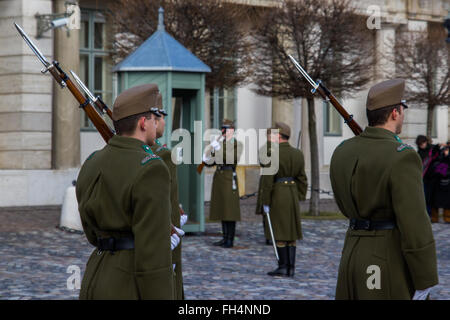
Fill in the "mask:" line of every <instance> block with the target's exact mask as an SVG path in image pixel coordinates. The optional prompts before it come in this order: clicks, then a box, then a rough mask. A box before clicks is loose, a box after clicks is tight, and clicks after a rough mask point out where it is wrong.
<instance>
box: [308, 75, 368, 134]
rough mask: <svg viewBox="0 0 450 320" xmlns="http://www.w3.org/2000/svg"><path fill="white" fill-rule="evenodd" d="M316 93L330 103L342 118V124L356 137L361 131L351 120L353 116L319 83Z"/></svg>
mask: <svg viewBox="0 0 450 320" xmlns="http://www.w3.org/2000/svg"><path fill="white" fill-rule="evenodd" d="M317 91H318V92H319V94H320V95H321V96H322V98H323V99H324V100H326V101H330V102H331V104H332V105H333V107H334V108H335V109H336V110H337V112H339V114H340V115H341V116H342V117H343V118H344V122H345V123H346V124H347V125H348V126H349V127H350V129H351V130H352V131H353V133H354V134H355V136H358V135H360V134H361V132H362V131H363V130H362V129H361V127H360V126H359V124H358V123H357V122H356V121H355V119H354V118H353V115H350V114H348V112H347V111H346V110H345V109H344V107H343V106H342V105H341V104H340V103H339V101H337V99H336V97H335V96H334V95H333V94H332V93H331V92H330V91H329V90H328V89H327V87H325V86H324V85H323V84H322V82H320V81H319V87H318V88H317Z"/></svg>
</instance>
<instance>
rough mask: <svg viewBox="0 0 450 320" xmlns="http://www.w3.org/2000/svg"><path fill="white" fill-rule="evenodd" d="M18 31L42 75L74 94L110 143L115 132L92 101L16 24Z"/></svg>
mask: <svg viewBox="0 0 450 320" xmlns="http://www.w3.org/2000/svg"><path fill="white" fill-rule="evenodd" d="M14 25H15V26H16V29H17V31H18V32H19V34H20V35H21V36H22V38H23V39H24V40H25V42H26V44H27V45H28V46H29V47H30V48H31V50H32V51H33V52H34V54H35V55H36V56H37V58H38V59H39V61H41V62H42V64H43V65H44V69H42V70H41V72H42V73H44V74H45V73H46V72H47V71H48V72H50V74H51V75H52V76H53V78H54V79H55V80H56V82H57V83H58V84H59V85H60V86H61V88H65V87H67V88H68V89H69V91H70V92H71V93H72V94H73V96H74V97H75V99H76V100H77V101H78V102H79V103H80V108H82V109H83V110H84V112H86V114H87V116H88V117H89V119H90V120H91V121H92V123H93V124H94V126H95V128H97V130H98V132H99V133H100V135H101V136H102V137H103V139H104V140H105V142H108V141H109V139H111V138H112V137H113V136H114V131H113V130H111V128H110V127H109V126H108V125H107V124H106V122H105V120H104V119H103V118H102V117H101V116H100V115H99V114H98V112H97V110H95V108H94V106H93V105H92V103H93V102H92V101H91V100H90V99H88V98H86V97H85V96H83V94H82V93H81V92H80V90H79V89H78V88H77V87H76V86H75V84H74V83H73V82H72V80H71V79H70V78H69V76H68V75H67V74H66V73H65V72H64V71H63V70H62V68H61V67H60V66H59V63H58V61H53V62H52V63H50V62H48V60H47V59H46V58H45V56H44V55H43V54H42V53H41V51H39V49H38V48H37V47H36V45H35V44H34V43H33V42H32V41H31V40H30V38H29V37H28V36H27V34H26V33H25V31H23V30H22V28H21V27H20V26H19V25H18V24H17V23H15V22H14Z"/></svg>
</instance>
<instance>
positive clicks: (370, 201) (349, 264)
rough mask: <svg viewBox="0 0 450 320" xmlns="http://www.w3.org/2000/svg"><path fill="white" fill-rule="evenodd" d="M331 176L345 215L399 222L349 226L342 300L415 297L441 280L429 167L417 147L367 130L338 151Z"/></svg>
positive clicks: (338, 293) (341, 275)
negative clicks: (425, 179)
mask: <svg viewBox="0 0 450 320" xmlns="http://www.w3.org/2000/svg"><path fill="white" fill-rule="evenodd" d="M330 178H331V184H332V188H333V192H334V196H335V199H336V202H337V204H338V206H339V208H340V210H341V211H342V213H343V214H344V215H345V216H347V217H348V218H356V219H365V220H372V221H377V220H378V221H384V220H390V221H393V222H395V223H396V227H395V228H394V229H390V230H372V231H366V230H352V229H350V228H349V229H348V231H347V234H346V237H345V243H344V248H343V251H342V257H341V262H340V266H339V274H338V280H337V287H336V299H411V298H412V296H413V294H414V292H415V290H421V289H426V288H428V287H431V286H434V285H436V284H437V283H438V274H437V267H436V248H435V242H434V238H433V233H432V229H431V224H430V219H429V217H428V215H427V211H426V207H425V199H424V191H423V185H422V163H421V160H420V157H419V156H418V154H417V153H416V151H415V150H414V149H413V148H412V147H410V146H408V145H406V144H403V143H402V141H401V140H400V138H399V137H397V136H396V135H395V134H394V133H392V132H391V131H388V130H385V129H382V128H375V127H367V128H366V129H365V130H364V132H363V133H362V134H361V135H359V136H356V137H353V138H351V139H349V140H346V141H344V142H343V143H342V144H341V145H340V146H338V147H337V148H336V150H335V151H334V153H333V156H332V159H331V165H330Z"/></svg>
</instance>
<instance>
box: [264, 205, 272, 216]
mask: <svg viewBox="0 0 450 320" xmlns="http://www.w3.org/2000/svg"><path fill="white" fill-rule="evenodd" d="M263 210H264V213H265V214H267V213H269V211H270V207H269V206H266V205H264V206H263Z"/></svg>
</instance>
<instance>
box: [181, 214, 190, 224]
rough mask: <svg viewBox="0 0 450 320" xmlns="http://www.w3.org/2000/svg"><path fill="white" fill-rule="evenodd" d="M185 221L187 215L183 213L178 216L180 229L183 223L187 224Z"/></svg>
mask: <svg viewBox="0 0 450 320" xmlns="http://www.w3.org/2000/svg"><path fill="white" fill-rule="evenodd" d="M187 220H188V215H187V214H186V213H183V214H182V215H181V216H180V226H181V227H182V226H184V225H185V223H186V222H187Z"/></svg>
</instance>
